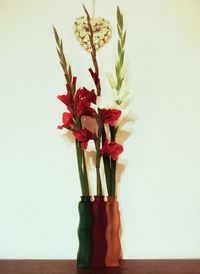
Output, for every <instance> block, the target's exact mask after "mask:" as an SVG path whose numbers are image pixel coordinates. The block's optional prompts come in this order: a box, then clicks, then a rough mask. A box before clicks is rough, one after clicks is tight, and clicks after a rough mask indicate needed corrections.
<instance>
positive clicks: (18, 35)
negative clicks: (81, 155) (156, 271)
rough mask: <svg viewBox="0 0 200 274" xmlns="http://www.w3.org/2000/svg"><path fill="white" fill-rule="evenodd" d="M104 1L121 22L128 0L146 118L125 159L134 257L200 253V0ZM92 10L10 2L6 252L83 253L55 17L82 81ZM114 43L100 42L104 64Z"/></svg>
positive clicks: (5, 41)
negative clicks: (78, 25) (82, 22)
mask: <svg viewBox="0 0 200 274" xmlns="http://www.w3.org/2000/svg"><path fill="white" fill-rule="evenodd" d="M96 1H97V12H96V14H97V15H100V16H103V17H105V18H108V19H109V20H110V21H111V23H112V25H113V26H114V24H115V12H114V11H115V8H116V5H117V4H119V5H120V6H121V9H122V10H123V12H124V16H125V25H126V26H127V30H128V38H127V39H128V40H127V57H128V63H129V69H130V76H131V77H130V78H131V83H132V87H133V102H132V107H133V112H134V113H135V114H136V116H137V121H136V123H135V124H134V126H133V128H134V130H133V134H132V136H131V138H129V139H128V141H127V142H126V143H125V152H124V154H123V156H122V157H121V161H122V162H123V161H124V163H125V164H126V170H125V172H124V174H123V177H122V182H121V189H120V203H121V211H122V216H123V245H124V257H125V258H197V257H198V258H199V257H200V250H199V247H200V233H199V231H200V214H199V212H200V199H199V195H200V170H199V161H200V144H199V140H200V124H199V120H200V81H199V69H200V32H199V28H200V19H199V10H200V1H197V0H162V1H160V0H151V1H149V0H123V1H122V0H120V1H114V0H110V1H106V0H103V1H102V0H101V1H99V0H96ZM91 2H92V1H89V0H85V1H84V3H85V4H86V5H87V6H90V5H91ZM82 14H83V11H82V1H79V0H76V1H69V0H65V1H64V0H57V1H47V0H43V1H40V0H34V1H33V0H28V1H27V0H12V1H11V0H7V1H4V0H0V41H1V42H0V126H1V131H0V132H1V133H0V258H75V256H76V252H77V247H78V241H77V235H76V230H77V224H78V213H77V203H78V201H79V195H80V189H79V183H78V174H77V169H76V163H75V154H74V147H73V146H71V145H70V144H69V142H68V141H66V139H65V138H64V137H63V134H62V133H61V132H59V131H57V130H56V126H57V124H58V123H60V117H61V113H62V111H63V109H64V108H63V106H62V105H61V104H60V103H59V102H58V100H57V99H56V95H57V94H60V93H62V91H65V85H64V80H63V75H62V71H61V69H60V67H59V64H58V60H57V56H56V52H55V42H54V37H53V33H52V24H54V25H55V26H57V28H58V30H59V31H60V33H61V35H62V36H63V40H64V44H65V48H66V52H67V53H68V57H69V60H70V63H71V65H72V67H73V70H74V72H75V74H77V75H78V76H79V84H80V85H83V83H84V84H85V82H87V80H86V79H87V78H88V74H87V68H88V66H90V65H91V60H90V58H89V56H88V55H87V54H86V53H85V52H84V51H83V50H82V49H81V48H80V46H79V44H78V43H77V41H76V39H75V37H74V35H73V32H72V30H73V21H74V19H75V18H76V17H78V16H80V15H82ZM114 37H116V32H115V33H114ZM115 42H116V40H115V39H114V38H113V39H112V40H111V41H110V43H109V44H108V45H107V46H106V47H104V48H103V50H102V51H101V52H99V60H100V63H101V65H102V66H103V67H104V71H105V72H106V71H109V70H111V69H112V63H113V59H114V55H115V52H114V51H113V48H115Z"/></svg>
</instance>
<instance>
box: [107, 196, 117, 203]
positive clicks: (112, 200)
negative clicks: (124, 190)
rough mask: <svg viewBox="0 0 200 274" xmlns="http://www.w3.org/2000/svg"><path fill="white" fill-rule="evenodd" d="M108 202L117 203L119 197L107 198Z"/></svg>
mask: <svg viewBox="0 0 200 274" xmlns="http://www.w3.org/2000/svg"><path fill="white" fill-rule="evenodd" d="M107 202H117V196H107Z"/></svg>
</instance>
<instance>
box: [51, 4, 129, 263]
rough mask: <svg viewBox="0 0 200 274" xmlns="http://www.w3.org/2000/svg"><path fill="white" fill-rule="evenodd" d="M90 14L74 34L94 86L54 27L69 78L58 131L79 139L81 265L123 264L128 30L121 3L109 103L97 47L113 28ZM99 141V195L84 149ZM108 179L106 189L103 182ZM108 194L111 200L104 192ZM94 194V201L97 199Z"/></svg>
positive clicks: (96, 163)
mask: <svg viewBox="0 0 200 274" xmlns="http://www.w3.org/2000/svg"><path fill="white" fill-rule="evenodd" d="M83 8H84V11H85V16H82V17H79V18H78V19H77V20H76V21H75V35H76V37H77V39H78V40H79V41H80V44H81V45H82V46H83V48H84V49H85V50H86V51H87V52H88V53H89V54H90V55H91V60H92V63H93V68H89V70H88V73H89V75H90V77H92V80H93V83H94V88H93V89H92V90H89V89H87V88H86V87H77V77H76V76H74V75H73V72H72V68H71V66H70V64H69V63H68V61H67V60H66V57H65V54H64V50H63V42H62V39H61V38H60V37H59V35H58V32H57V30H56V28H55V27H54V35H55V40H56V44H57V53H58V57H59V61H60V64H61V66H62V69H63V71H64V76H65V80H66V91H67V92H66V94H62V95H59V96H58V97H57V98H58V99H59V100H60V101H61V102H62V103H63V104H64V105H65V106H66V111H65V112H64V113H63V114H62V124H61V125H59V126H58V129H67V130H69V131H71V132H72V134H73V136H74V139H75V146H76V155H77V164H78V172H79V179H80V185H81V192H82V196H81V201H80V202H79V215H80V223H79V227H78V237H79V250H78V254H77V266H78V267H88V266H118V265H119V261H120V259H121V243H120V226H121V223H120V214H119V205H118V201H117V196H118V195H117V183H116V169H117V160H118V157H119V155H120V154H121V153H122V152H123V146H122V144H120V143H118V142H117V139H116V138H117V134H118V132H119V129H120V122H121V120H122V117H123V105H124V104H125V103H126V102H127V100H128V98H127V95H128V92H127V91H126V89H125V87H124V80H125V77H126V72H125V69H124V56H125V41H126V31H124V23H123V15H122V13H121V11H120V8H119V7H117V31H118V47H117V48H118V50H117V57H116V61H115V76H113V75H111V74H109V75H107V78H108V82H109V84H110V88H111V90H112V94H111V96H110V97H109V100H107V101H106V102H105V100H104V97H105V92H106V91H104V90H102V87H101V86H102V85H101V74H100V70H99V65H98V60H97V50H98V49H99V48H101V47H103V46H104V44H105V43H107V42H108V40H109V39H110V37H111V33H112V28H111V25H110V23H109V21H108V20H105V19H103V18H101V17H98V18H94V17H92V18H91V17H90V15H89V13H88V11H87V9H86V8H85V7H84V6H83ZM86 116H87V117H90V119H92V121H93V124H94V128H93V130H91V128H88V127H87V123H85V122H84V120H85V117H86ZM91 141H92V142H94V148H95V169H96V195H93V194H92V193H91V192H90V187H89V181H88V168H87V161H86V155H85V152H86V150H87V147H88V142H91ZM102 169H103V171H104V175H105V176H102V175H101V174H102V171H101V170H102ZM104 178H105V181H106V187H107V191H106V193H104V191H103V187H102V181H103V180H104ZM106 195H107V199H106V198H105V196H106ZM92 197H94V199H93V198H92Z"/></svg>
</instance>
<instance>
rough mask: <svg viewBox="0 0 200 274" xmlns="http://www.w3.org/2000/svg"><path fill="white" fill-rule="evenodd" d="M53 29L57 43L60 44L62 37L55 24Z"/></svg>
mask: <svg viewBox="0 0 200 274" xmlns="http://www.w3.org/2000/svg"><path fill="white" fill-rule="evenodd" d="M53 31H54V36H55V39H56V43H57V45H58V46H59V45H60V38H59V36H58V32H57V30H56V28H55V27H54V26H53Z"/></svg>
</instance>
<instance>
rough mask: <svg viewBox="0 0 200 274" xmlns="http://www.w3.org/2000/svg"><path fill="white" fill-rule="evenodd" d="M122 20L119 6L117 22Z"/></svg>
mask: <svg viewBox="0 0 200 274" xmlns="http://www.w3.org/2000/svg"><path fill="white" fill-rule="evenodd" d="M120 18H121V12H120V8H119V6H117V21H118V22H119V21H120Z"/></svg>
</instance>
